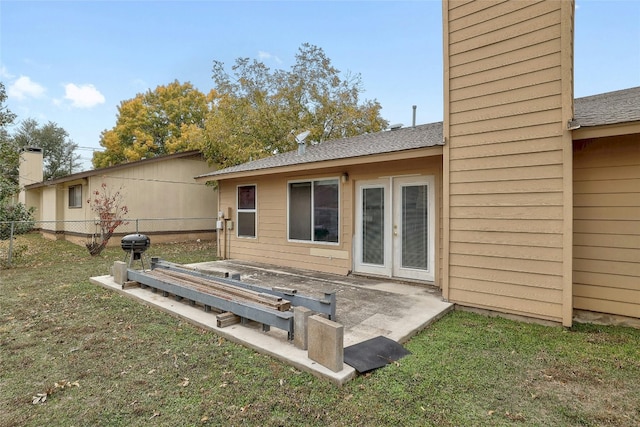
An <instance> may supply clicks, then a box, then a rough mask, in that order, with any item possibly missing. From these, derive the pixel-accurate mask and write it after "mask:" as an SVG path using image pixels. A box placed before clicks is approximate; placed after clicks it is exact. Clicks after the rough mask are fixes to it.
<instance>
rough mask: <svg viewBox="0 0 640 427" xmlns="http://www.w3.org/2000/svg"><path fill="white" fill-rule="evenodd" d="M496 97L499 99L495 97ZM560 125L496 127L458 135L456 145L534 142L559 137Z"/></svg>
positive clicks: (456, 146)
mask: <svg viewBox="0 0 640 427" xmlns="http://www.w3.org/2000/svg"><path fill="white" fill-rule="evenodd" d="M494 99H496V100H497V99H498V98H495V97H494ZM558 130H559V125H558V123H550V124H546V125H533V124H530V123H529V124H528V125H527V126H524V127H522V128H520V129H496V130H495V131H493V132H487V133H480V134H472V135H457V136H456V145H455V147H454V148H458V147H469V146H473V145H484V144H500V143H508V142H514V141H528V142H530V143H531V144H534V143H535V142H536V141H537V140H540V139H543V138H557V137H558Z"/></svg>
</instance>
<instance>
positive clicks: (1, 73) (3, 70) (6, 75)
mask: <svg viewBox="0 0 640 427" xmlns="http://www.w3.org/2000/svg"><path fill="white" fill-rule="evenodd" d="M0 77H2V78H3V79H12V78H14V77H15V76H14V75H13V74H11V73H10V72H9V70H7V67H5V66H4V65H3V66H2V67H0Z"/></svg>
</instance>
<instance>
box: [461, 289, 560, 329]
mask: <svg viewBox="0 0 640 427" xmlns="http://www.w3.org/2000/svg"><path fill="white" fill-rule="evenodd" d="M553 296H555V301H559V298H560V295H558V292H554V293H553ZM450 298H451V300H455V301H456V303H458V304H461V305H467V306H472V307H477V308H482V309H487V310H494V311H495V310H499V311H501V312H504V313H511V314H515V315H519V316H526V317H534V318H538V319H543V320H551V321H558V319H559V318H560V317H561V316H562V307H561V305H560V304H559V303H555V302H553V303H552V302H540V301H539V300H537V299H535V300H534V299H531V300H527V299H525V298H522V297H521V296H518V295H516V296H513V297H511V296H504V295H502V294H500V293H499V290H498V292H497V293H489V292H487V293H485V292H479V291H473V290H470V291H467V290H464V289H452V290H451V294H450ZM545 299H546V300H550V299H551V298H545Z"/></svg>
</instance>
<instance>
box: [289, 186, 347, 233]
mask: <svg viewBox="0 0 640 427" xmlns="http://www.w3.org/2000/svg"><path fill="white" fill-rule="evenodd" d="M339 187H340V186H339V182H338V180H337V179H324V180H316V181H306V182H290V183H289V239H290V240H303V241H311V242H329V243H338V237H339V227H338V218H339V206H338V200H339V197H338V189H339Z"/></svg>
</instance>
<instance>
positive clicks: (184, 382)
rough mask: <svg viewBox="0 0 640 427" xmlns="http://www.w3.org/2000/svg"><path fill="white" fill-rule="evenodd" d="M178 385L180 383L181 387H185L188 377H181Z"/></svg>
mask: <svg viewBox="0 0 640 427" xmlns="http://www.w3.org/2000/svg"><path fill="white" fill-rule="evenodd" d="M180 385H181V386H182V387H186V386H188V385H189V378H186V377H185V378H183V379H182V382H181V383H180Z"/></svg>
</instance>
